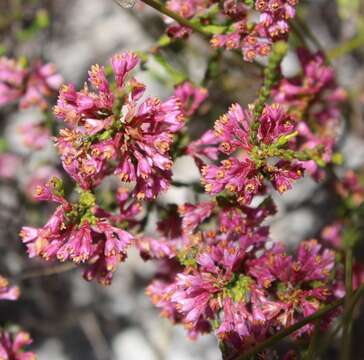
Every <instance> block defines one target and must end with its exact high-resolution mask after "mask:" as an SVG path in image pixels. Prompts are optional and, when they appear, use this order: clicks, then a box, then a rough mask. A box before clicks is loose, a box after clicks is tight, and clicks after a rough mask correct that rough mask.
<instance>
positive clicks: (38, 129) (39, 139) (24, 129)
mask: <svg viewBox="0 0 364 360" xmlns="http://www.w3.org/2000/svg"><path fill="white" fill-rule="evenodd" d="M19 132H20V134H21V136H22V140H23V143H24V144H25V145H26V146H27V147H29V148H31V149H34V150H40V149H43V148H44V147H45V146H46V145H47V144H49V143H50V136H51V133H50V131H49V129H48V128H47V127H46V126H45V124H43V123H41V122H39V123H25V124H23V125H21V126H19Z"/></svg>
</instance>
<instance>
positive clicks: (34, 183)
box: [24, 165, 61, 200]
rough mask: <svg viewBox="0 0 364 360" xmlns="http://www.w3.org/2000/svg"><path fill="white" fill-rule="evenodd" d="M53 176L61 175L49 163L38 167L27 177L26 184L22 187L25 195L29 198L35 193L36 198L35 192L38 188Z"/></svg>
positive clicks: (37, 196)
mask: <svg viewBox="0 0 364 360" xmlns="http://www.w3.org/2000/svg"><path fill="white" fill-rule="evenodd" d="M55 177H56V178H60V177H61V174H60V173H59V171H58V170H57V169H56V168H54V167H52V166H49V165H44V166H41V167H39V168H38V169H37V171H36V172H34V173H33V174H32V175H30V177H29V179H28V180H27V182H26V185H25V187H24V191H25V193H26V195H27V196H28V197H29V198H30V199H32V198H33V196H34V195H35V198H36V199H37V200H38V199H39V195H37V192H38V191H39V190H40V189H42V188H44V187H46V186H47V183H48V182H49V181H50V180H51V179H52V178H55Z"/></svg>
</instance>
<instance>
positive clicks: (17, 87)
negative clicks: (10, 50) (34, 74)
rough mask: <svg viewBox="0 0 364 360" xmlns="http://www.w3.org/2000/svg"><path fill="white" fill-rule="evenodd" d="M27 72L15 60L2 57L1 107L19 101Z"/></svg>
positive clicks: (0, 59) (0, 71)
mask: <svg viewBox="0 0 364 360" xmlns="http://www.w3.org/2000/svg"><path fill="white" fill-rule="evenodd" d="M25 77H26V70H25V69H24V68H23V67H22V66H21V64H20V63H19V62H17V61H15V60H12V59H8V58H6V57H0V106H4V105H6V104H9V103H11V102H13V101H16V100H18V99H19V98H20V97H21V95H22V85H23V82H24V80H25Z"/></svg>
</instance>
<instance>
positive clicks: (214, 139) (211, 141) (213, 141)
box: [186, 130, 221, 168]
mask: <svg viewBox="0 0 364 360" xmlns="http://www.w3.org/2000/svg"><path fill="white" fill-rule="evenodd" d="M220 142H221V139H220V137H219V136H217V135H216V134H215V133H214V132H213V131H211V130H207V131H206V132H205V133H204V134H203V135H202V136H201V137H200V138H199V139H198V140H195V141H192V142H190V143H189V145H188V146H187V149H186V154H188V155H190V156H193V158H194V160H195V162H196V165H197V166H198V167H199V168H202V167H203V165H204V162H203V160H202V159H203V158H207V159H209V160H217V159H218V156H219V148H218V145H219V144H220ZM201 157H202V158H201Z"/></svg>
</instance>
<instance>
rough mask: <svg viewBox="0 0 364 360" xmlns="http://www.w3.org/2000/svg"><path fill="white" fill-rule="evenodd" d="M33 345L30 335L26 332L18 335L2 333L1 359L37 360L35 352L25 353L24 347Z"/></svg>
mask: <svg viewBox="0 0 364 360" xmlns="http://www.w3.org/2000/svg"><path fill="white" fill-rule="evenodd" d="M31 343H32V339H31V337H30V335H29V334H28V333H26V332H24V331H19V332H17V333H12V332H8V331H5V330H1V331H0V359H4V360H35V359H36V356H35V354H34V353H33V352H30V351H24V349H23V348H24V347H25V346H28V345H30V344H31Z"/></svg>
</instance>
